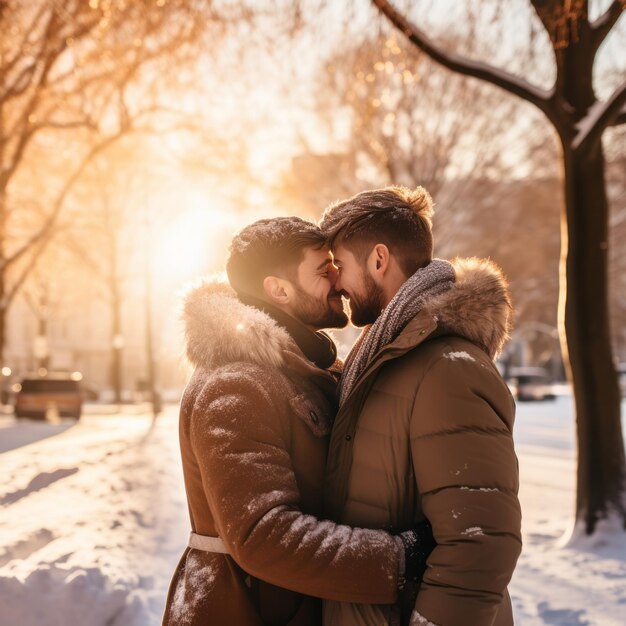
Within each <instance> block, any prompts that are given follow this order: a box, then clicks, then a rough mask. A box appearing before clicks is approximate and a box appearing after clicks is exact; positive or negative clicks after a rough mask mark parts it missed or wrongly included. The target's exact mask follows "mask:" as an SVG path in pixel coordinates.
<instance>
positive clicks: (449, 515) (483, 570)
mask: <svg viewBox="0 0 626 626" xmlns="http://www.w3.org/2000/svg"><path fill="white" fill-rule="evenodd" d="M454 265H455V273H456V282H455V284H454V286H453V287H452V289H450V290H449V291H447V292H445V293H444V294H442V295H440V296H437V297H436V298H434V299H433V300H432V301H431V302H430V303H429V304H428V306H427V307H426V308H425V309H423V310H422V311H421V312H420V313H418V314H417V315H416V317H415V318H414V319H413V320H412V321H411V322H409V324H408V325H407V326H406V327H405V328H404V330H403V331H402V332H401V333H400V334H399V336H398V337H397V338H396V339H395V340H394V341H393V342H392V343H390V344H389V345H387V346H386V347H385V348H383V349H381V350H380V351H379V353H378V354H377V355H376V356H375V357H374V359H373V360H372V362H371V363H370V365H369V366H368V367H367V368H366V370H365V371H364V372H363V374H362V376H361V377H360V378H359V380H358V381H357V382H356V383H355V386H354V388H353V390H352V392H351V394H350V395H349V396H348V397H347V398H346V400H345V402H344V404H343V406H342V407H341V408H340V410H339V413H338V415H337V418H336V420H335V424H334V426H333V432H332V438H331V445H330V450H329V458H328V469H327V477H326V497H327V513H328V515H329V517H331V518H332V519H336V520H337V521H340V522H342V523H345V524H350V525H358V526H365V527H368V528H383V527H385V528H386V527H394V528H397V529H403V528H407V527H410V526H412V525H413V524H414V523H415V522H417V521H418V520H420V519H422V518H423V516H426V517H427V518H428V519H429V520H430V522H431V524H432V526H433V532H434V535H435V539H436V541H437V544H438V545H437V547H436V548H435V550H434V551H433V552H432V554H431V556H430V557H429V559H428V570H427V572H426V575H425V577H424V582H423V583H422V585H421V587H420V590H419V594H418V595H417V601H416V602H415V603H414V598H415V596H414V593H415V590H408V589H407V591H406V592H405V594H404V597H403V598H402V601H401V602H400V603H399V604H398V605H397V606H395V607H384V606H383V607H376V606H366V605H356V604H344V603H336V602H329V603H325V607H324V618H325V620H324V624H325V626H339V625H341V626H348V625H349V626H358V625H367V626H370V625H372V626H373V625H375V624H376V625H382V624H394V623H398V621H399V619H400V617H399V616H400V614H401V613H402V615H403V618H402V623H404V624H406V623H407V622H408V621H409V619H411V624H412V625H413V624H427V623H429V624H430V623H433V624H436V625H438V626H492V625H493V626H510V625H511V624H512V623H513V618H512V612H511V605H510V599H509V596H508V593H507V590H506V587H507V584H508V582H509V580H510V578H511V575H512V573H513V569H514V567H515V563H516V561H517V558H518V556H519V553H520V549H521V537H520V523H521V514H520V508H519V503H518V500H517V489H518V468H517V459H516V456H515V452H514V448H513V438H512V429H513V418H514V410H515V408H514V402H513V399H512V397H511V394H510V393H509V390H508V388H507V386H506V385H505V384H504V382H503V380H502V378H501V377H500V375H499V373H498V371H497V369H496V368H495V366H494V364H493V360H492V359H493V358H494V357H495V356H496V354H497V353H499V351H500V349H501V347H502V344H503V342H504V340H505V338H506V336H507V330H508V319H509V314H510V304H509V298H508V293H507V291H506V285H505V283H504V281H503V278H502V276H501V275H500V272H499V271H498V269H497V268H495V266H493V265H492V264H490V263H489V262H487V261H479V260H476V259H471V260H464V261H456V262H455V264H454ZM413 609H415V612H413ZM412 613H413V615H412V618H411V614H412ZM422 620H423V621H422Z"/></svg>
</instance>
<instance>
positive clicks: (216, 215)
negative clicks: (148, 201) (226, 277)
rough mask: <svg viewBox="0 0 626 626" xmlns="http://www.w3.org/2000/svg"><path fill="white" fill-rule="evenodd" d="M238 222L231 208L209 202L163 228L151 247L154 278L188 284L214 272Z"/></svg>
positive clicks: (154, 238)
mask: <svg viewBox="0 0 626 626" xmlns="http://www.w3.org/2000/svg"><path fill="white" fill-rule="evenodd" d="M188 206H189V205H188ZM238 221H239V220H238V219H237V216H236V215H234V214H233V212H231V211H229V210H228V208H227V207H225V206H223V205H222V206H220V205H215V204H213V205H211V203H210V202H207V201H206V200H205V201H204V202H198V203H196V204H195V205H193V206H190V207H189V208H188V209H186V210H185V211H184V212H182V213H180V214H179V215H177V216H176V217H174V218H172V219H170V220H168V221H167V222H166V223H164V224H162V225H160V227H159V229H158V231H157V232H155V234H154V237H153V239H152V246H151V248H152V249H151V270H152V274H153V276H154V278H155V279H157V280H167V279H168V278H172V279H177V280H187V279H190V278H194V277H196V276H198V275H201V274H204V273H206V272H207V271H208V270H211V268H212V267H213V265H215V263H216V262H218V261H219V260H220V259H221V260H222V261H223V257H224V255H225V251H226V247H227V243H228V241H229V240H230V238H231V237H232V236H233V234H234V233H235V232H236V230H237V229H238V226H239V224H238Z"/></svg>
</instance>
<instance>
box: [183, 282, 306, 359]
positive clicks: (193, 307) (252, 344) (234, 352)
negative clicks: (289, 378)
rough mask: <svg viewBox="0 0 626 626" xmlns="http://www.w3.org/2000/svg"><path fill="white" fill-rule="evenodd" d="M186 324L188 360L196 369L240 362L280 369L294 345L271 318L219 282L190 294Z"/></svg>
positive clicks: (188, 295)
mask: <svg viewBox="0 0 626 626" xmlns="http://www.w3.org/2000/svg"><path fill="white" fill-rule="evenodd" d="M183 321H184V324H185V338H186V344H187V358H188V359H189V361H190V362H191V363H192V365H194V366H196V367H198V366H202V367H205V368H211V367H218V366H220V365H224V364H227V363H232V362H237V361H244V362H248V363H255V364H257V365H263V366H274V367H280V366H281V365H283V363H284V357H283V354H284V352H285V351H286V350H292V351H293V349H294V345H295V344H294V341H293V339H291V337H290V336H289V333H288V332H287V331H286V330H285V329H284V328H282V327H281V326H279V325H278V324H277V323H276V322H275V321H274V320H273V319H272V318H271V317H270V316H269V315H267V314H266V313H264V312H263V311H259V310H258V309H255V308H254V307H251V306H246V305H245V304H243V303H242V302H241V301H240V300H239V298H238V297H237V294H236V293H235V291H234V290H233V289H232V287H230V286H229V285H228V284H227V283H225V282H222V281H219V280H216V279H213V280H207V281H205V282H203V283H201V284H200V285H199V286H197V287H195V288H194V289H192V290H191V291H190V292H189V293H188V294H187V296H186V298H185V303H184V307H183Z"/></svg>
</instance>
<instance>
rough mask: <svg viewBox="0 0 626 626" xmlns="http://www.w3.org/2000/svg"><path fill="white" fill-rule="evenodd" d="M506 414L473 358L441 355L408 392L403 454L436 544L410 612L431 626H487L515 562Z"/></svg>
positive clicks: (515, 512)
mask: <svg viewBox="0 0 626 626" xmlns="http://www.w3.org/2000/svg"><path fill="white" fill-rule="evenodd" d="M477 352H478V350H477ZM513 416H514V405H513V401H512V398H511V396H510V393H509V392H508V389H507V388H506V385H505V384H504V382H503V381H502V379H501V378H500V377H499V375H498V374H497V372H496V371H495V368H494V367H493V365H492V364H491V362H490V361H489V360H488V359H487V358H484V359H482V358H481V357H480V356H477V357H476V358H471V359H452V358H445V357H440V358H439V359H438V360H437V361H436V362H435V363H434V364H433V365H432V366H431V367H430V368H429V370H428V371H427V373H426V374H425V377H424V379H423V381H422V382H421V384H420V387H419V390H418V392H417V396H416V398H415V404H414V409H413V415H412V420H411V446H412V450H411V452H412V457H413V464H414V469H415V479H416V481H417V487H418V490H419V492H420V496H421V498H422V509H423V511H424V514H425V515H426V517H427V518H428V519H429V520H430V522H431V524H432V527H433V533H434V535H435V539H436V541H437V544H438V545H437V547H436V548H435V550H434V551H433V552H432V554H431V555H430V557H429V559H428V570H427V572H426V575H425V577H424V582H423V583H422V586H421V587H420V591H419V594H418V597H417V602H416V605H415V609H416V612H417V614H419V615H421V616H423V617H424V618H426V619H427V620H428V621H429V622H432V623H434V624H438V625H439V626H448V625H450V626H451V625H454V624H461V623H462V624H464V626H488V625H489V624H492V623H494V620H495V619H496V614H497V611H498V607H499V606H500V605H501V603H502V598H503V594H504V593H506V586H507V584H508V583H509V581H510V579H511V576H512V574H513V570H514V568H515V564H516V562H517V559H518V557H519V554H520V551H521V532H520V526H521V512H520V508H519V502H518V499H517V490H518V466H517V458H516V456H515V451H514V447H513V438H512V422H513Z"/></svg>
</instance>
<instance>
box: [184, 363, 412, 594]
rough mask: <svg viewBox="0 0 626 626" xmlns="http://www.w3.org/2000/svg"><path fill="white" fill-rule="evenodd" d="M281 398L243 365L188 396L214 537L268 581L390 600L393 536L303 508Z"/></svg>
mask: <svg viewBox="0 0 626 626" xmlns="http://www.w3.org/2000/svg"><path fill="white" fill-rule="evenodd" d="M286 400H287V399H286V398H280V397H277V394H275V393H273V391H272V389H268V388H267V386H265V385H262V384H260V382H259V379H258V377H255V376H254V375H253V374H251V373H249V374H248V375H241V374H238V375H236V376H235V375H233V374H232V373H229V372H224V373H223V375H212V376H211V381H210V382H209V383H207V384H206V386H205V387H204V389H203V390H202V392H201V393H200V395H199V397H198V399H197V401H196V403H195V407H194V409H193V413H192V417H191V425H190V437H191V441H192V446H193V451H194V454H195V456H196V458H197V460H198V464H199V466H200V472H201V476H202V483H203V486H204V491H205V493H206V495H207V498H208V501H209V506H210V508H211V512H212V514H213V515H214V518H215V523H216V527H217V529H218V532H219V535H220V537H221V538H222V540H223V541H224V542H225V544H226V546H227V548H228V549H229V552H230V553H231V555H232V557H233V558H234V559H235V561H236V562H237V563H238V564H239V565H240V567H242V568H243V569H244V570H246V571H247V572H248V573H249V574H252V575H253V576H255V577H257V578H260V579H262V580H265V581H266V582H269V583H271V584H274V585H277V586H280V587H284V588H287V589H291V590H293V591H297V592H300V593H305V594H307V595H313V596H318V597H321V598H324V599H329V600H339V601H345V602H370V603H380V604H385V603H392V602H394V601H395V600H396V596H397V581H398V571H399V567H400V560H401V559H402V560H403V556H402V553H401V550H399V549H398V544H397V541H396V539H395V538H393V537H392V536H390V535H389V534H387V533H385V532H383V531H373V530H365V529H357V528H350V527H348V526H342V525H338V524H335V523H333V522H330V521H321V520H318V519H317V518H315V517H312V516H311V515H306V514H304V513H302V512H301V510H300V508H299V504H300V495H299V492H298V486H297V483H296V480H295V477H294V472H293V469H292V465H291V459H290V456H289V453H288V442H289V436H290V433H289V420H285V419H284V415H285V411H286V410H287V409H286V406H287V401H286ZM281 415H282V416H283V418H282V419H281Z"/></svg>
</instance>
